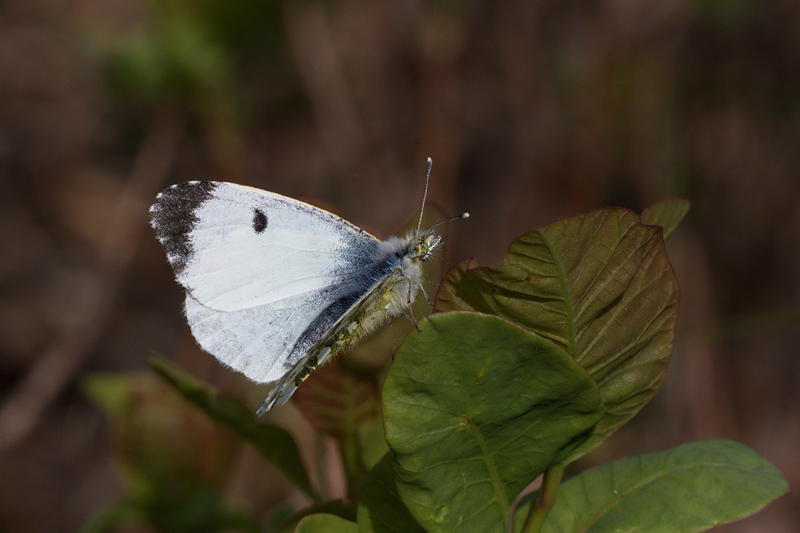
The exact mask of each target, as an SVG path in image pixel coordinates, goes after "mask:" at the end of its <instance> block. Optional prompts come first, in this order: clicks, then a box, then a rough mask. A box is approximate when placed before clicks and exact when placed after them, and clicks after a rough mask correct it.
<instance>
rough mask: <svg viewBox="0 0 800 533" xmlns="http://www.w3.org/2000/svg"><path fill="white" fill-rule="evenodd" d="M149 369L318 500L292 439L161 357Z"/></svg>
mask: <svg viewBox="0 0 800 533" xmlns="http://www.w3.org/2000/svg"><path fill="white" fill-rule="evenodd" d="M150 365H151V366H152V367H153V369H154V370H155V371H156V372H157V373H158V374H159V375H160V376H161V377H162V378H164V380H165V381H166V382H167V383H169V384H170V385H172V386H173V387H174V388H175V389H176V390H177V391H178V392H180V393H181V394H182V395H183V397H184V398H186V399H187V400H188V401H189V402H191V403H192V404H194V405H195V407H197V408H198V409H200V410H201V411H202V412H203V413H205V414H206V415H207V416H208V417H209V418H211V420H214V421H215V422H218V423H220V424H222V425H224V426H225V427H227V428H228V429H230V430H232V431H233V432H234V433H236V434H237V435H239V436H240V437H241V438H243V439H245V440H246V441H248V442H250V443H251V444H252V445H253V446H255V448H256V450H258V452H259V453H260V454H261V455H263V456H264V457H266V458H267V459H268V460H270V461H271V462H272V463H273V464H274V465H275V466H277V467H278V468H279V469H280V470H281V471H282V472H283V473H284V474H286V477H288V478H289V479H290V480H292V481H293V482H294V483H295V484H296V485H297V486H298V487H299V488H300V489H302V490H303V492H305V493H306V494H307V495H308V496H309V497H311V498H313V499H319V497H318V496H317V494H316V492H315V491H314V489H313V488H312V487H311V481H310V480H309V478H308V473H307V471H306V468H305V466H304V465H303V461H302V460H301V459H300V453H299V451H298V449H297V445H296V444H295V442H294V439H293V438H292V436H291V435H290V434H289V432H287V431H286V430H285V429H283V428H280V427H278V426H272V425H267V424H259V423H258V422H256V420H255V418H253V415H252V414H251V413H250V410H249V409H248V408H247V407H245V406H244V405H242V404H241V403H239V402H237V401H235V400H232V399H231V398H225V397H223V396H219V395H218V394H217V393H216V391H215V390H214V389H212V388H211V387H209V386H208V385H206V384H204V383H202V382H200V381H198V380H196V379H194V378H193V377H191V376H190V375H188V374H186V373H185V372H183V371H181V370H179V369H178V368H177V367H176V366H175V365H173V364H172V363H170V362H169V361H167V360H166V359H164V358H162V357H152V358H151V359H150Z"/></svg>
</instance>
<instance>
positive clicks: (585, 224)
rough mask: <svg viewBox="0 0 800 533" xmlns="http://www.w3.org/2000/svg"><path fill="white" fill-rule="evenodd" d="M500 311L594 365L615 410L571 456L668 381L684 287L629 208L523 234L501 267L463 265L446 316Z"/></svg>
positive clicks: (440, 305)
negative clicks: (665, 375)
mask: <svg viewBox="0 0 800 533" xmlns="http://www.w3.org/2000/svg"><path fill="white" fill-rule="evenodd" d="M459 309H461V310H473V311H479V312H482V313H489V314H493V315H498V316H501V317H504V318H507V319H509V320H511V321H512V322H515V323H517V324H519V325H521V326H523V327H525V328H528V329H530V330H532V331H534V332H536V333H539V334H540V335H542V336H544V337H546V338H548V339H550V340H552V341H553V342H555V343H556V344H558V345H559V346H561V347H562V348H563V349H565V350H566V351H567V353H569V354H570V355H571V356H572V357H573V359H574V360H575V361H576V362H577V363H578V364H579V365H580V366H581V367H583V368H585V369H586V370H587V371H588V372H589V374H590V375H591V376H592V378H593V379H594V380H595V382H596V383H597V385H598V387H599V388H600V394H601V395H602V398H603V401H604V403H605V407H606V413H605V416H604V418H603V420H602V421H601V422H600V423H599V424H598V425H597V426H596V428H595V430H594V435H593V436H592V437H591V439H589V440H588V441H587V442H586V443H585V444H583V445H582V446H581V447H580V449H578V450H576V451H575V453H574V454H573V456H572V457H571V458H570V460H574V459H576V458H577V457H579V456H581V455H583V454H584V453H586V452H588V451H589V450H591V449H592V448H594V447H595V446H597V445H598V444H599V443H600V442H602V440H603V439H605V438H606V437H607V436H608V435H609V434H610V433H612V432H613V431H614V430H616V429H617V428H618V427H619V426H621V425H622V424H624V423H625V422H627V421H628V420H629V419H630V418H631V417H632V416H634V415H635V414H636V413H637V412H638V411H639V410H640V409H641V408H642V407H643V406H644V405H645V404H646V403H647V402H648V401H649V400H650V398H652V396H653V395H654V394H655V393H656V391H657V390H658V389H659V387H660V386H661V383H662V381H663V380H664V374H665V372H666V367H667V363H668V361H669V358H670V355H671V353H672V339H673V335H674V330H675V319H676V316H677V312H678V282H677V280H676V278H675V274H674V272H673V271H672V267H671V266H670V264H669V260H668V259H667V255H666V252H665V250H664V241H663V239H662V238H661V230H660V228H658V227H656V226H645V225H642V223H641V221H640V219H639V217H638V216H637V215H636V214H635V213H633V212H631V211H628V210H626V209H598V210H595V211H590V212H588V213H584V214H581V215H578V216H575V217H571V218H567V219H564V220H559V221H557V222H554V223H553V224H550V225H548V226H546V227H544V228H542V229H540V230H538V231H535V232H533V233H529V234H527V235H523V236H522V237H520V238H518V239H517V240H515V241H514V242H513V243H512V244H511V246H510V247H509V250H508V254H507V255H506V257H505V260H504V261H503V264H502V266H501V267H500V268H499V269H496V270H495V269H490V268H485V267H484V268H474V267H473V265H472V264H470V263H466V262H465V263H461V264H460V265H457V266H456V267H455V268H453V269H452V270H451V271H450V272H449V273H448V275H447V276H446V278H445V279H444V281H443V282H442V284H441V286H440V287H439V292H438V294H437V299H436V311H451V310H459Z"/></svg>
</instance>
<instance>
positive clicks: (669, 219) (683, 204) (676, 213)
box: [642, 198, 692, 240]
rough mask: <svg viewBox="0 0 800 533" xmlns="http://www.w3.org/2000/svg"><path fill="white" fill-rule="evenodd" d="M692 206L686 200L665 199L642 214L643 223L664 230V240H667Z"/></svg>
mask: <svg viewBox="0 0 800 533" xmlns="http://www.w3.org/2000/svg"><path fill="white" fill-rule="evenodd" d="M691 205H692V203H691V202H690V201H689V200H685V199H684V198H665V199H664V200H660V201H658V202H656V203H654V204H653V205H651V206H650V207H648V208H647V209H645V210H644V211H643V212H642V222H643V223H644V224H648V225H653V226H661V227H662V228H664V240H667V239H668V238H669V236H670V235H672V232H673V231H675V228H677V227H678V225H679V224H680V223H681V221H682V220H683V218H684V217H685V216H686V214H687V213H688V212H689V207H691Z"/></svg>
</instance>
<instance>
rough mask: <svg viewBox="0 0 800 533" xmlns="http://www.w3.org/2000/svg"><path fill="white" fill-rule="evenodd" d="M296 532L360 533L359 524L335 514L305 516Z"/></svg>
mask: <svg viewBox="0 0 800 533" xmlns="http://www.w3.org/2000/svg"><path fill="white" fill-rule="evenodd" d="M294 531H295V533H320V532H321V531H324V532H326V533H358V526H357V525H356V523H355V522H350V521H349V520H345V519H344V518H339V517H338V516H336V515H334V514H312V515H310V516H307V517H305V518H303V520H301V521H300V524H298V526H297V529H295V530H294Z"/></svg>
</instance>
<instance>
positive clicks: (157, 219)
mask: <svg viewBox="0 0 800 533" xmlns="http://www.w3.org/2000/svg"><path fill="white" fill-rule="evenodd" d="M217 187H218V183H216V182H213V181H187V182H184V183H176V184H175V185H172V186H170V187H168V188H166V189H164V190H163V191H161V192H160V193H158V194H157V195H156V199H155V201H154V202H153V205H151V206H150V210H149V213H148V214H149V218H150V226H152V228H153V229H154V230H155V232H156V238H157V239H158V241H159V242H160V243H161V246H163V247H164V251H165V252H167V259H168V260H169V262H170V264H171V265H172V268H173V269H174V270H175V273H176V274H180V273H181V272H182V271H183V270H184V269H185V268H186V265H187V264H188V263H189V260H190V259H191V256H192V253H193V248H192V242H191V239H190V237H189V234H190V233H191V231H192V230H193V229H194V228H195V226H196V225H197V222H198V219H197V215H196V211H197V209H198V208H199V207H200V206H201V205H202V204H203V203H204V202H206V201H208V200H209V199H211V198H212V197H213V196H214V189H216V188H217Z"/></svg>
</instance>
